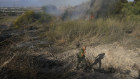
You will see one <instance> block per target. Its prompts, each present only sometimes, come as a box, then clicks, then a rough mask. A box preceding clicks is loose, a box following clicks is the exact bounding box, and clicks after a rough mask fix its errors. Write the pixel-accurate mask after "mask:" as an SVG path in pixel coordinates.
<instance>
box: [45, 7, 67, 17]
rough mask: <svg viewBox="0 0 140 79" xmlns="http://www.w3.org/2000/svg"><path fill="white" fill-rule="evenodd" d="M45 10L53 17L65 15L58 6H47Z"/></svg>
mask: <svg viewBox="0 0 140 79" xmlns="http://www.w3.org/2000/svg"><path fill="white" fill-rule="evenodd" d="M43 10H44V11H45V12H46V13H48V14H51V15H53V16H61V14H63V13H64V11H63V10H60V9H59V8H57V7H56V6H54V5H47V6H44V7H43Z"/></svg>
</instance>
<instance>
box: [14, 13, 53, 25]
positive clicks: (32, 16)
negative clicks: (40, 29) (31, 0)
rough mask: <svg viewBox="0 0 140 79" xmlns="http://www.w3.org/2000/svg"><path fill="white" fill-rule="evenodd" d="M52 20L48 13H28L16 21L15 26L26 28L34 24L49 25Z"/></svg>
mask: <svg viewBox="0 0 140 79" xmlns="http://www.w3.org/2000/svg"><path fill="white" fill-rule="evenodd" d="M51 20H52V19H51V16H50V15H48V14H46V13H43V12H39V13H35V12H33V11H27V12H25V13H24V14H22V15H21V16H19V17H18V18H17V19H16V20H15V22H14V26H15V27H19V26H23V27H26V26H28V25H29V24H31V23H33V22H41V23H43V22H45V23H48V22H50V21H51Z"/></svg>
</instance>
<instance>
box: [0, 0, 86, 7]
mask: <svg viewBox="0 0 140 79" xmlns="http://www.w3.org/2000/svg"><path fill="white" fill-rule="evenodd" d="M84 1H88V0H0V7H3V6H4V7H5V6H8V7H13V6H15V7H17V6H41V5H49V4H51V5H57V6H63V5H66V6H68V5H78V4H80V3H82V2H84Z"/></svg>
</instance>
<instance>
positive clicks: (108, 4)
mask: <svg viewBox="0 0 140 79" xmlns="http://www.w3.org/2000/svg"><path fill="white" fill-rule="evenodd" d="M117 1H118V0H90V1H88V2H85V3H83V4H80V5H77V6H75V7H72V8H69V9H67V17H66V18H68V19H72V20H75V19H90V17H91V16H93V17H94V18H98V17H104V16H106V15H107V14H108V12H109V11H111V10H113V9H114V4H115V3H116V2H117Z"/></svg>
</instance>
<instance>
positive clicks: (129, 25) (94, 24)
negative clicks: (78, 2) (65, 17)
mask: <svg viewBox="0 0 140 79" xmlns="http://www.w3.org/2000/svg"><path fill="white" fill-rule="evenodd" d="M138 30H140V28H139V23H137V22H134V21H131V20H125V19H123V20H120V19H117V18H107V19H103V18H99V19H97V20H93V21H84V20H77V21H65V22H56V23H54V24H51V25H50V31H49V32H47V33H46V36H47V37H48V38H51V40H60V39H63V40H65V41H74V40H75V39H81V40H82V39H89V38H93V37H96V38H98V39H100V40H101V41H103V42H114V41H119V40H122V39H123V38H125V37H126V36H130V34H133V33H134V32H138V33H140V32H139V31H138ZM138 33H137V34H138Z"/></svg>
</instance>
